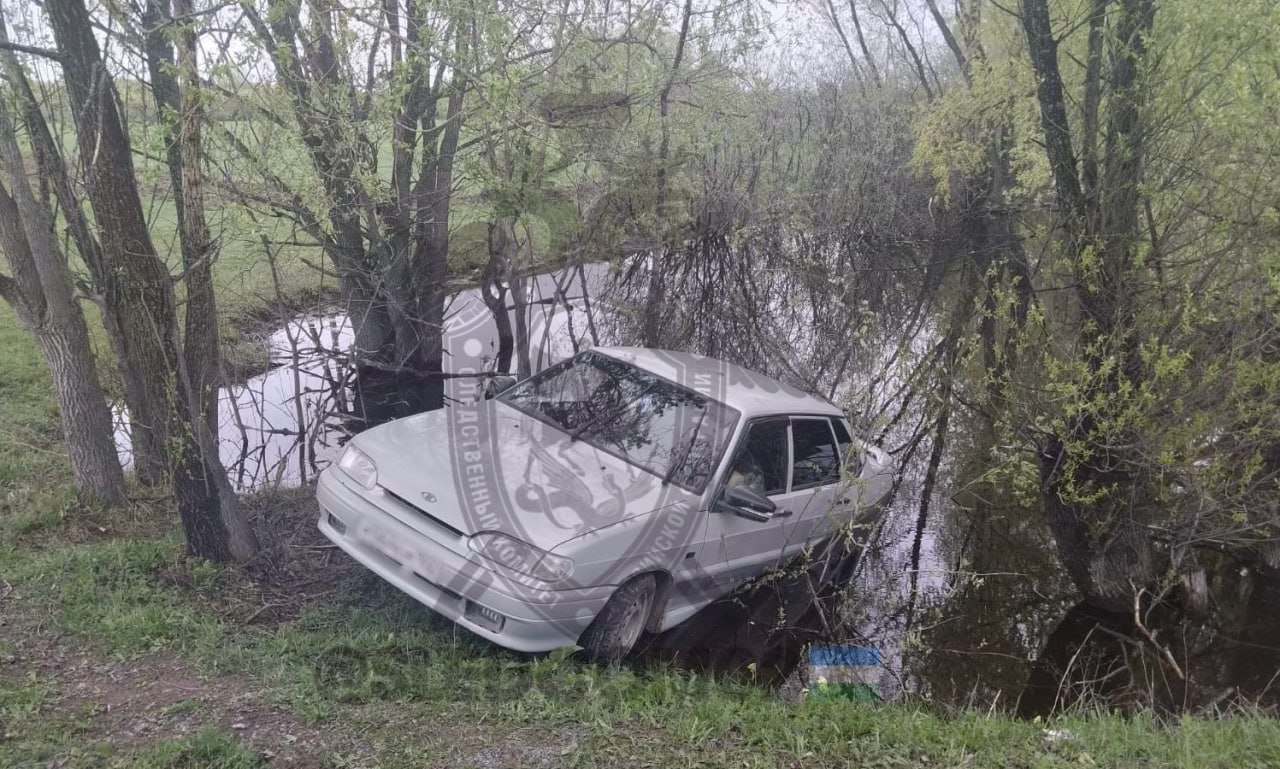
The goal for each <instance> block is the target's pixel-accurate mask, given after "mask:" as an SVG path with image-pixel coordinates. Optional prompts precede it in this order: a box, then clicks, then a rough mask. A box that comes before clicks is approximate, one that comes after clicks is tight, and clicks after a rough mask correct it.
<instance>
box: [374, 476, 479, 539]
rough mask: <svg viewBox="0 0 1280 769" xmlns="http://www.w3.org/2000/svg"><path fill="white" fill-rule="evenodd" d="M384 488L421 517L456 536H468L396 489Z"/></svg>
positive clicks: (389, 494)
mask: <svg viewBox="0 0 1280 769" xmlns="http://www.w3.org/2000/svg"><path fill="white" fill-rule="evenodd" d="M382 490H383V491H385V492H387V496H389V497H391V498H392V499H394V500H396V501H397V502H399V503H400V504H402V505H404V506H405V507H407V508H409V509H410V510H412V511H413V512H415V513H417V514H418V515H419V516H421V517H423V518H425V519H427V520H428V521H430V522H431V523H433V524H435V525H436V526H439V527H440V528H442V529H444V530H446V531H448V532H451V533H452V534H453V535H454V536H457V537H465V536H466V534H465V533H464V532H463V531H461V530H460V529H456V528H454V527H453V526H450V525H449V524H447V523H445V522H444V521H442V520H440V519H439V518H437V517H435V516H434V515H432V514H431V513H428V512H427V511H426V510H423V509H422V508H421V507H418V506H417V505H415V504H414V503H412V502H410V501H409V500H407V499H405V498H404V497H402V496H400V495H399V494H397V493H395V492H394V491H392V490H390V489H388V488H386V487H385V486H384V487H383V489H382Z"/></svg>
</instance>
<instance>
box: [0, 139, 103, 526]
mask: <svg viewBox="0 0 1280 769" xmlns="http://www.w3.org/2000/svg"><path fill="white" fill-rule="evenodd" d="M0 142H3V143H4V145H5V147H4V156H5V165H6V167H7V170H8V174H6V175H7V177H8V180H9V183H10V184H12V185H13V187H14V192H15V193H16V195H17V198H18V200H17V201H15V200H14V198H13V197H10V195H9V193H8V191H7V190H5V189H4V188H3V185H0V249H2V250H3V251H4V253H5V256H6V257H7V259H8V262H9V265H10V268H11V269H12V270H13V273H14V280H13V284H14V287H15V288H16V289H17V290H18V291H20V292H21V293H20V295H13V296H6V299H9V300H10V302H11V303H12V304H13V305H14V308H15V310H17V312H18V316H19V318H20V319H21V320H22V322H23V324H24V325H25V326H26V327H27V328H28V330H30V331H31V332H32V334H33V335H34V336H35V337H36V341H37V342H38V343H39V345H40V352H41V354H42V355H43V356H44V359H45V363H46V364H48V366H49V373H50V375H51V376H52V378H53V384H54V389H55V391H56V392H57V396H58V412H59V417H60V418H61V421H62V434H63V436H64V438H65V440H66V443H67V454H68V455H69V457H70V459H71V473H72V476H73V478H74V479H75V485H76V490H77V492H78V493H79V494H80V496H81V497H83V498H84V499H86V500H89V501H93V502H97V503H100V504H105V505H112V506H115V505H123V504H125V502H127V501H128V500H127V498H126V496H125V487H124V473H123V471H122V470H121V468H120V460H119V458H118V457H117V456H116V448H115V441H114V438H113V429H112V422H111V410H110V409H109V408H108V406H107V401H106V397H105V396H104V395H103V392H102V387H101V386H100V385H99V383H98V372H97V369H96V367H95V365H94V359H93V349H92V347H91V345H90V343H89V331H88V328H87V326H86V325H85V321H84V314H83V312H82V311H81V309H80V305H79V303H78V302H77V301H76V299H75V295H74V293H73V292H72V289H71V273H70V271H69V270H68V269H67V264H66V260H65V259H63V258H62V254H61V253H60V252H49V251H47V250H39V251H37V250H34V249H33V248H32V241H33V239H32V238H31V237H29V235H28V233H29V232H30V233H32V234H35V235H36V236H37V237H36V238H35V239H34V241H35V243H37V244H38V247H40V248H43V249H47V248H48V246H49V245H51V244H52V245H53V246H54V247H55V248H56V242H54V240H53V233H52V231H49V230H43V231H42V227H43V225H44V224H46V223H47V217H36V218H35V219H34V220H33V219H32V218H31V217H30V216H27V215H25V214H26V213H30V210H31V207H32V206H33V205H38V204H37V203H36V200H35V198H34V197H33V196H32V194H31V191H30V189H29V188H28V187H27V186H26V179H25V178H24V177H23V176H22V175H21V168H18V169H15V168H14V167H13V165H12V160H13V155H14V154H15V153H16V152H17V149H18V147H17V143H16V141H15V140H14V136H13V133H12V125H11V124H10V123H9V120H8V118H7V116H0ZM15 170H16V171H17V173H16V174H15V173H14V172H15ZM39 211H44V209H43V208H40V209H39ZM46 213H47V212H46Z"/></svg>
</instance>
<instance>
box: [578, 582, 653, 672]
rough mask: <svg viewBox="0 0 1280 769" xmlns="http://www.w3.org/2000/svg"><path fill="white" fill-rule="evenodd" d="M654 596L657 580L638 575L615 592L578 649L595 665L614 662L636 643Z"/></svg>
mask: <svg viewBox="0 0 1280 769" xmlns="http://www.w3.org/2000/svg"><path fill="white" fill-rule="evenodd" d="M657 594H658V580H657V579H655V578H654V576H653V575H652V574H642V575H640V576H639V577H636V578H635V579H633V580H631V581H630V582H628V583H626V584H625V585H623V586H622V587H620V588H618V589H617V590H616V591H615V592H614V594H613V595H611V596H609V600H608V602H607V603H605V605H604V608H603V609H601V610H600V613H599V614H597V615H596V618H595V620H593V621H592V622H591V625H590V626H588V627H587V629H586V630H585V631H583V633H582V637H581V638H580V639H579V640H578V645H579V646H581V647H582V650H583V651H584V652H585V653H586V655H587V656H588V657H590V658H591V659H593V660H596V661H597V662H618V661H619V660H621V659H622V658H623V657H625V656H627V652H629V651H631V648H632V647H633V646H635V645H636V641H638V640H640V634H641V633H643V632H644V626H645V624H646V623H647V622H648V621H649V612H650V611H652V609H653V599H654V597H655V596H656V595H657Z"/></svg>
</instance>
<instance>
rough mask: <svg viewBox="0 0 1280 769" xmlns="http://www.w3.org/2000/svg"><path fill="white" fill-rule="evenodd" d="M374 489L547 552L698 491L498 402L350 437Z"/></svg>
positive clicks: (445, 519) (468, 528)
mask: <svg viewBox="0 0 1280 769" xmlns="http://www.w3.org/2000/svg"><path fill="white" fill-rule="evenodd" d="M353 443H354V445H355V446H356V447H357V448H359V449H360V450H361V451H363V452H364V453H365V454H366V455H368V456H369V458H370V459H372V460H373V462H374V464H375V465H376V466H377V468H378V485H379V486H381V487H382V489H383V490H384V491H386V492H389V493H390V494H392V495H394V496H395V497H398V498H399V500H400V501H401V502H403V503H405V504H407V505H410V506H412V507H414V508H416V510H417V511H418V512H419V513H420V514H423V515H425V516H429V517H430V518H434V519H435V521H436V522H438V523H441V524H444V525H445V526H448V527H450V528H452V529H454V530H456V531H458V532H460V533H461V534H464V535H471V534H475V533H477V532H480V531H499V532H502V533H504V534H508V535H510V536H513V537H516V538H518V539H521V540H524V541H525V542H529V543H530V544H533V545H536V546H538V547H540V548H542V549H544V550H551V549H552V548H554V547H555V546H556V545H558V544H561V543H563V542H566V541H568V540H570V539H573V538H575V537H578V536H580V535H582V534H585V533H588V532H590V531H593V530H596V529H599V528H602V527H604V526H609V525H611V524H614V523H617V522H619V521H622V520H625V519H627V518H631V517H635V516H637V515H646V514H649V513H652V512H653V511H655V510H658V509H661V508H664V507H667V506H668V505H671V504H674V503H676V502H679V501H683V502H686V503H688V502H690V501H695V502H696V501H697V499H698V497H697V495H695V494H692V493H690V492H688V491H686V490H684V489H682V488H680V487H678V486H676V485H675V484H667V485H665V486H664V485H663V483H662V480H661V479H660V478H658V477H656V476H654V475H653V474H651V473H648V472H646V471H644V470H641V469H640V468H638V467H635V466H633V465H630V464H628V463H627V462H624V461H623V460H621V459H619V458H617V457H615V456H613V455H612V454H609V453H608V452H605V451H601V450H599V449H596V448H594V447H592V446H591V445H590V444H588V443H587V442H585V441H581V440H578V441H574V440H571V439H570V438H569V436H568V435H567V434H566V433H564V432H562V431H561V430H559V429H557V428H555V427H552V426H551V425H548V424H546V423H545V422H542V421H541V420H538V419H535V418H533V417H531V416H528V415H527V414H525V413H523V412H521V411H518V410H516V409H514V408H512V407H510V406H508V405H506V404H504V403H501V402H499V401H496V400H488V401H481V402H479V403H474V404H462V405H455V406H451V407H449V408H445V409H439V410H436V411H430V412H426V413H423V414H418V415H416V416H412V417H407V418H405V419H399V420H396V421H394V422H389V423H387V424H385V425H382V426H380V427H376V428H373V429H371V430H367V431H365V432H364V433H361V434H360V435H358V436H357V437H356V438H355V439H354V440H353Z"/></svg>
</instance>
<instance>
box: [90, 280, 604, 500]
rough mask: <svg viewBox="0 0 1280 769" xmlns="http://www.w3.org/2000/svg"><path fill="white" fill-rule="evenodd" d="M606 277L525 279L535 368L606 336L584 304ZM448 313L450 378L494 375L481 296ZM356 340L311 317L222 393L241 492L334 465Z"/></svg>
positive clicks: (350, 428)
mask: <svg viewBox="0 0 1280 769" xmlns="http://www.w3.org/2000/svg"><path fill="white" fill-rule="evenodd" d="M607 276H608V273H607V270H606V269H605V268H604V267H603V266H601V265H586V266H584V268H583V269H582V270H581V271H577V270H573V271H560V272H557V273H546V274H543V275H538V276H536V277H534V278H531V279H529V281H528V282H527V286H526V289H525V291H526V296H527V297H528V302H529V306H528V308H527V312H526V322H527V323H528V327H529V337H530V346H531V348H533V349H532V350H531V358H532V363H533V366H534V368H535V369H540V368H543V367H545V366H547V365H549V364H550V363H553V362H555V361H557V360H561V359H563V358H566V357H569V356H570V355H573V354H574V352H576V350H577V348H578V346H580V345H582V344H584V343H586V342H587V341H588V340H590V338H591V332H592V327H593V326H594V327H595V330H596V331H597V333H600V332H602V331H604V326H605V325H606V324H605V320H606V316H605V315H604V314H602V313H601V312H600V310H599V308H595V307H591V305H590V297H591V296H592V294H593V293H595V294H601V293H603V285H604V282H605V281H606V280H607ZM508 295H509V294H508ZM584 298H585V299H584ZM588 308H590V309H591V311H592V318H591V321H590V322H588V318H587V311H588ZM445 314H446V321H445V322H446V331H445V368H446V370H447V371H448V372H450V373H454V374H467V373H476V372H481V371H486V370H492V368H493V366H492V363H493V358H494V357H495V355H496V350H497V345H498V333H497V327H496V324H495V323H494V321H493V316H492V314H491V313H490V311H489V309H488V307H487V306H486V305H485V303H484V300H483V298H482V297H481V295H480V291H479V289H469V290H466V291H461V292H459V293H457V294H454V295H452V296H451V297H449V299H448V300H447V304H446V311H445ZM597 324H599V325H597ZM354 337H355V335H354V332H353V330H352V327H351V323H350V321H349V320H348V319H347V317H346V315H344V314H342V313H341V312H340V311H338V310H337V308H317V309H316V311H315V312H313V313H310V314H306V315H303V316H300V317H297V318H294V319H293V320H291V321H289V322H288V323H285V324H283V325H282V326H281V327H280V328H278V329H276V330H275V331H273V332H272V333H271V334H270V336H269V337H268V338H267V339H266V340H265V345H266V347H267V351H268V354H269V358H270V368H269V370H267V371H265V372H264V373H262V374H259V375H257V376H254V377H250V378H249V379H248V380H246V381H245V382H243V383H241V384H235V385H231V386H229V387H223V388H221V389H220V390H219V393H218V435H219V442H220V449H221V459H222V464H223V466H224V467H226V468H227V472H228V475H229V476H230V478H231V482H232V485H233V486H234V488H235V489H236V490H237V491H238V492H241V493H249V492H254V491H261V490H264V489H270V488H278V487H293V486H300V485H303V484H306V483H309V482H311V481H312V480H314V479H315V477H316V475H317V474H318V473H319V472H320V470H323V469H324V467H325V466H326V465H328V464H329V463H330V462H332V461H334V460H336V459H337V458H338V455H339V454H340V453H341V447H342V445H343V444H345V442H346V440H347V438H348V437H350V435H351V434H352V433H354V432H357V431H358V429H359V426H360V423H359V417H360V415H361V414H362V413H364V412H365V409H364V408H363V407H362V406H363V405H364V404H362V403H361V402H360V401H361V399H362V398H364V397H366V394H365V393H363V392H361V391H360V389H359V388H357V387H356V384H357V382H356V377H355V371H354V368H353V366H352V365H351V358H350V353H351V346H352V344H353V342H354ZM478 381H479V380H478V379H472V378H458V379H450V380H447V382H446V385H445V395H446V398H447V399H452V400H454V401H468V400H472V399H474V398H476V397H477V395H478V390H477V383H478ZM115 416H116V448H117V451H118V452H119V454H120V458H121V461H122V462H123V463H124V464H125V467H126V468H128V467H129V466H131V464H132V451H131V443H130V439H129V423H128V415H127V414H126V413H125V412H124V410H123V409H121V408H117V409H116V414H115Z"/></svg>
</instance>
